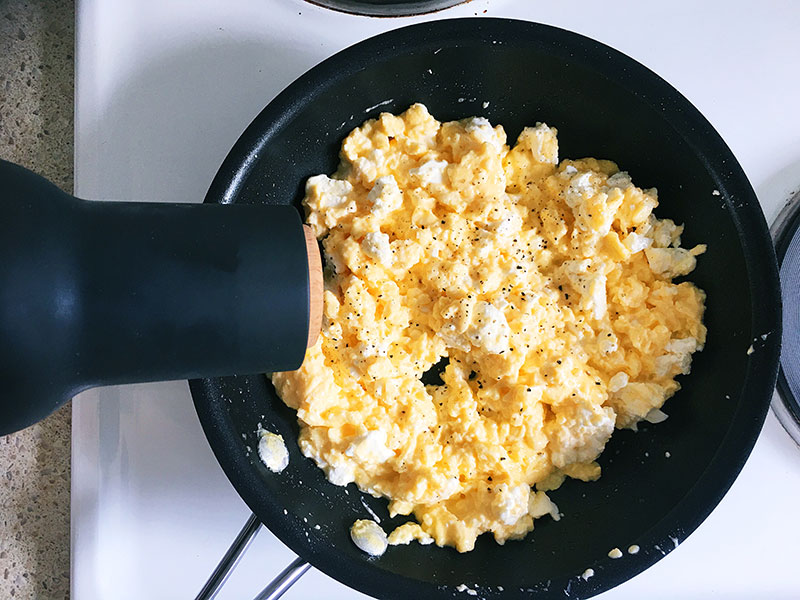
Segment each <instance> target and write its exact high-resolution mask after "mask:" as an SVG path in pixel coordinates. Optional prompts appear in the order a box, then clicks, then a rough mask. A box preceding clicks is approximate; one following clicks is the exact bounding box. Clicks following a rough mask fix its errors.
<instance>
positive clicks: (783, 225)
mask: <svg viewBox="0 0 800 600" xmlns="http://www.w3.org/2000/svg"><path fill="white" fill-rule="evenodd" d="M799 226H800V192H798V193H797V194H795V195H794V197H793V198H792V199H791V200H790V201H789V203H788V204H787V205H786V207H785V208H784V209H783V211H781V214H780V215H778V218H777V219H776V220H775V224H774V225H773V231H774V237H775V252H776V253H777V255H778V265H779V266H780V276H781V296H782V299H783V339H782V347H781V368H780V372H779V374H778V394H779V395H780V397H781V400H782V402H773V407H774V409H775V413H776V414H777V416H778V419H779V420H780V422H781V423H782V424H783V426H784V427H785V428H786V431H788V432H789V434H790V435H791V436H792V437H793V438H794V440H795V442H797V443H798V444H800V227H799Z"/></svg>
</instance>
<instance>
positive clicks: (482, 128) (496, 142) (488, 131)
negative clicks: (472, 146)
mask: <svg viewBox="0 0 800 600" xmlns="http://www.w3.org/2000/svg"><path fill="white" fill-rule="evenodd" d="M464 129H466V131H467V133H469V134H471V135H472V137H473V138H475V139H476V140H478V141H479V142H481V143H483V144H489V145H490V146H492V147H493V148H494V149H495V150H496V151H497V152H498V153H500V152H502V150H503V146H504V142H503V140H501V139H500V138H499V137H498V135H497V132H496V131H495V130H494V127H492V124H491V123H490V122H489V119H487V118H485V117H473V118H472V119H470V120H469V121H467V123H466V125H465V126H464Z"/></svg>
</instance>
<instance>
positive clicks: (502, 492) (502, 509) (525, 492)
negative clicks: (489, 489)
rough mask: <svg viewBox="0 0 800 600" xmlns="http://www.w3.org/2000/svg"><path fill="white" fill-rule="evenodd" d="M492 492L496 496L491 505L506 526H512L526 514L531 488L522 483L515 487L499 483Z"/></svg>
mask: <svg viewBox="0 0 800 600" xmlns="http://www.w3.org/2000/svg"><path fill="white" fill-rule="evenodd" d="M494 491H495V492H496V494H495V497H494V501H493V504H494V505H495V509H496V510H497V513H498V518H499V519H500V521H502V522H503V523H505V524H506V525H514V524H515V523H516V522H517V521H519V520H520V519H521V518H522V517H524V516H525V515H526V514H528V505H529V499H530V495H531V493H530V492H531V488H530V487H529V486H527V485H525V484H524V483H521V484H519V485H515V486H509V485H508V484H507V483H501V484H499V485H496V486H495V487H494ZM542 493H544V492H542Z"/></svg>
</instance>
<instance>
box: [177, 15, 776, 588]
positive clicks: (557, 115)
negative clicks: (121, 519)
mask: <svg viewBox="0 0 800 600" xmlns="http://www.w3.org/2000/svg"><path fill="white" fill-rule="evenodd" d="M414 102H422V103H424V104H426V105H427V106H428V108H429V110H430V111H431V113H432V114H433V115H434V116H435V117H436V118H438V119H439V120H450V119H457V118H463V117H468V116H473V115H483V116H486V117H488V118H489V119H490V120H491V121H492V123H500V124H502V125H503V126H504V127H505V128H506V131H507V133H508V134H509V139H510V140H513V139H515V138H516V135H517V134H518V133H519V132H520V131H521V129H522V128H523V126H525V125H532V124H534V123H535V122H537V121H544V122H546V123H547V124H549V125H551V126H555V127H556V128H557V129H558V132H559V140H560V154H561V156H562V157H576V158H577V157H584V156H595V157H601V158H609V159H612V160H614V161H616V162H617V163H618V164H619V165H621V167H622V168H623V169H625V170H627V171H629V172H630V173H631V175H632V177H633V180H634V181H636V182H637V184H638V185H640V186H642V187H650V186H655V187H657V188H658V190H659V199H660V206H659V208H658V209H657V211H656V212H657V214H658V215H659V216H661V217H669V218H672V219H674V220H675V221H676V222H679V223H685V224H686V229H685V233H684V235H683V240H684V245H685V246H687V247H690V246H692V245H694V244H697V243H706V244H708V252H707V253H706V254H705V255H703V256H702V257H701V258H700V259H699V261H698V266H697V269H696V271H694V272H693V273H692V274H691V279H692V280H693V281H695V282H696V283H697V284H698V285H699V286H700V287H701V288H702V289H704V290H705V291H706V292H707V294H708V301H707V311H706V316H705V322H706V325H707V326H708V343H707V345H706V347H705V350H704V351H703V352H702V353H699V354H697V355H695V357H694V362H693V365H692V373H691V374H690V375H688V376H685V377H683V378H681V384H682V386H683V389H682V390H681V391H680V392H679V393H678V394H676V395H675V396H674V397H673V398H672V399H671V400H670V401H669V402H668V403H667V404H666V407H665V411H666V412H667V413H668V414H669V415H670V418H669V419H668V420H667V421H666V422H664V423H661V424H658V425H648V424H645V425H643V426H642V427H640V431H639V432H638V433H635V432H631V431H618V432H616V433H615V434H614V436H613V438H612V439H611V441H610V443H609V444H608V446H607V447H606V450H605V452H604V453H603V455H602V456H601V457H600V463H601V465H602V468H603V476H602V478H601V479H600V480H599V481H597V482H594V483H582V482H578V481H567V482H566V483H565V484H564V485H563V486H562V487H561V488H560V489H559V490H558V491H556V492H553V493H552V497H553V499H554V501H555V502H556V503H557V504H558V506H559V508H560V510H561V511H562V512H563V513H564V518H563V519H562V520H561V521H560V522H552V521H549V520H548V519H544V520H541V521H537V526H536V529H535V531H533V532H532V533H531V534H530V535H528V537H527V538H525V539H524V540H522V541H514V542H508V543H506V544H505V545H504V546H499V545H497V544H496V543H495V542H494V541H493V540H492V539H490V538H489V537H488V536H482V537H481V538H480V539H479V540H478V543H477V545H476V548H475V550H474V551H473V552H470V553H467V554H459V553H458V552H456V551H455V550H453V549H452V548H438V547H435V546H420V545H418V544H412V545H410V546H399V547H393V548H390V549H389V551H387V553H386V554H385V555H383V556H382V557H381V558H379V559H371V558H368V557H367V556H366V555H365V554H364V553H362V552H361V551H360V550H358V549H357V548H356V547H355V546H354V545H353V543H352V542H351V541H350V538H349V533H348V529H349V527H350V525H351V524H352V523H353V521H354V520H355V519H358V518H369V515H368V513H367V511H366V510H365V507H364V504H363V503H366V504H367V505H368V506H369V507H370V508H371V509H372V510H373V511H374V512H375V513H376V514H377V515H378V516H379V517H380V518H381V519H382V524H383V525H384V526H385V528H386V529H387V530H388V529H390V528H392V527H394V526H396V525H398V524H399V523H400V522H402V521H403V519H401V518H396V519H389V516H388V513H387V510H386V501H385V500H382V499H375V498H372V497H371V496H369V495H367V494H362V493H360V492H359V491H358V490H357V489H356V488H355V486H354V485H353V484H351V485H349V486H347V488H343V487H337V486H335V485H333V484H331V483H329V482H328V481H327V480H326V479H325V477H324V475H323V473H322V471H320V470H319V469H318V468H317V467H316V466H315V465H314V464H313V462H312V461H311V460H309V459H306V458H304V457H303V456H302V455H301V454H300V451H299V449H298V447H297V444H296V440H297V434H298V426H297V422H296V416H295V413H294V411H292V410H290V409H288V408H287V407H286V406H284V405H283V403H282V402H281V400H280V399H279V398H278V397H277V395H276V394H275V391H274V389H273V388H272V385H271V384H270V383H269V381H268V379H267V378H266V377H265V376H263V375H254V376H239V377H228V378H218V379H205V380H195V381H192V382H191V390H192V394H193V397H194V402H195V406H196V408H197V413H198V415H199V417H200V421H201V423H202V425H203V428H204V430H205V433H206V435H207V437H208V440H209V443H210V444H211V447H212V448H213V451H214V453H215V454H216V456H217V459H218V460H219V462H220V464H221V465H222V468H223V469H224V471H225V473H226V474H227V476H228V477H229V478H230V480H231V482H232V483H233V485H234V486H235V488H236V490H237V491H238V492H239V494H241V496H242V498H243V499H244V500H245V502H246V503H247V504H248V506H249V507H250V508H251V509H252V510H253V512H254V513H255V515H257V516H258V518H259V519H260V520H261V521H262V522H263V523H264V524H265V525H266V526H267V527H269V529H270V530H272V532H273V533H274V534H275V535H277V536H278V538H280V539H281V540H282V541H283V542H284V543H285V544H287V545H288V546H289V547H290V548H291V549H292V550H294V551H295V552H296V553H297V554H298V555H299V556H300V557H302V558H304V559H306V560H308V561H309V562H310V563H311V564H312V565H313V566H315V567H316V568H318V569H320V570H322V571H324V572H325V573H327V574H328V575H330V576H332V577H334V578H335V579H338V580H339V581H341V582H343V583H345V584H347V585H349V586H351V587H353V588H355V589H358V590H360V591H362V592H364V593H366V594H370V595H372V596H375V597H379V598H396V599H407V598H426V599H427V598H462V599H463V598H465V597H469V596H467V595H466V594H465V593H464V592H463V591H459V590H464V588H459V586H461V585H466V586H468V588H469V589H471V590H475V591H476V593H477V595H478V596H479V597H483V598H500V597H502V598H517V597H526V598H531V597H535V598H539V597H541V598H544V597H566V596H569V597H570V598H586V597H589V596H592V595H595V594H597V593H599V592H602V591H604V590H607V589H609V588H611V587H613V586H615V585H617V584H619V583H621V582H622V581H625V580H626V579H629V578H631V577H633V576H634V575H636V574H637V573H639V572H640V571H642V570H643V569H645V568H647V567H648V566H650V565H652V564H653V563H654V562H656V561H657V560H659V559H660V558H661V557H663V556H664V555H665V554H667V553H669V552H670V551H672V550H673V549H674V548H676V547H677V545H678V544H679V543H680V542H681V541H683V540H684V539H685V538H686V537H687V536H688V535H689V534H690V533H691V532H692V531H693V530H694V529H695V528H696V527H697V526H698V525H699V524H700V523H701V522H702V521H703V519H705V518H706V516H708V514H709V513H710V512H711V510H712V509H713V508H714V507H715V506H716V505H717V503H718V502H719V500H720V499H721V498H722V496H723V495H724V494H725V492H726V491H727V490H728V488H729V487H730V485H731V483H732V482H733V480H734V479H735V478H736V476H737V474H738V473H739V471H740V469H741V467H742V466H743V464H744V462H745V460H746V458H747V456H748V455H749V453H750V450H751V448H752V446H753V444H754V442H755V440H756V438H757V436H758V433H759V431H760V429H761V426H762V423H763V420H764V417H765V414H766V411H767V408H768V405H769V400H770V397H771V395H772V392H773V388H774V384H775V377H776V370H777V364H778V354H779V346H780V338H781V335H780V296H779V285H778V275H777V269H776V262H775V254H774V251H773V247H772V244H771V241H770V236H769V232H768V229H767V226H766V223H765V221H764V217H763V215H762V213H761V210H760V208H759V205H758V202H757V199H756V197H755V194H754V193H753V190H752V188H751V186H750V184H749V182H748V181H747V178H746V177H745V175H744V173H743V172H742V169H741V167H740V166H739V164H738V163H737V161H736V159H735V158H734V156H733V155H732V154H731V151H730V150H729V149H728V147H727V146H726V145H725V143H724V142H723V140H722V139H721V138H720V136H719V135H718V134H717V133H716V132H715V131H714V129H713V128H712V127H711V125H710V124H709V123H708V121H706V119H705V118H703V116H702V115H701V114H700V113H699V112H698V111H697V110H696V109H695V108H694V107H693V106H692V105H691V104H690V103H689V102H688V101H687V100H686V99H685V98H684V97H683V96H681V95H680V94H679V93H678V92H677V91H676V90H675V89H673V88H672V87H671V86H670V85H669V84H667V83H666V82H665V81H663V80H662V79H660V78H659V77H658V76H656V75H655V74H653V73H652V72H651V71H649V70H648V69H646V68H645V67H643V66H642V65H640V64H638V63H637V62H635V61H634V60H632V59H630V58H628V57H627V56H624V55H623V54H621V53H619V52H617V51H615V50H613V49H611V48H609V47H607V46H604V45H602V44H600V43H597V42H595V41H592V40H590V39H587V38H585V37H582V36H580V35H576V34H573V33H569V32H567V31H563V30H560V29H556V28H553V27H548V26H544V25H538V24H533V23H526V22H520V21H511V20H501V19H459V20H445V21H437V22H432V23H425V24H421V25H415V26H411V27H406V28H403V29H399V30H396V31H392V32H389V33H386V34H383V35H380V36H377V37H375V38H372V39H369V40H367V41H365V42H362V43H360V44H357V45H355V46H353V47H351V48H348V49H346V50H344V51H342V52H340V53H339V54H337V55H335V56H333V57H332V58H330V59H328V60H326V61H325V62H323V63H322V64H320V65H319V66H317V67H315V68H314V69H312V70H311V71H309V72H308V73H307V74H306V75H304V76H303V77H301V78H300V79H298V80H297V81H296V82H295V83H293V84H292V85H291V86H290V87H289V88H287V89H286V90H285V91H284V92H283V93H282V94H281V95H280V96H278V97H277V98H276V99H275V100H274V101H273V102H271V103H270V104H269V106H267V107H266V108H265V109H264V111H263V112H262V113H261V114H260V115H259V116H258V117H257V118H256V119H255V121H254V122H253V123H252V124H251V125H250V127H249V128H248V129H247V130H246V131H245V133H244V134H243V135H242V137H241V138H240V140H239V141H238V143H237V144H236V145H235V146H234V148H233V150H232V151H231V153H230V155H229V156H228V158H227V159H226V160H225V162H224V164H223V165H222V167H221V169H220V171H219V173H218V175H217V177H216V178H215V180H214V182H213V184H212V186H211V188H210V190H209V192H208V196H207V198H206V201H207V202H219V203H266V204H286V203H293V204H294V205H295V206H296V207H298V209H300V204H299V203H300V200H301V198H302V192H303V185H304V182H305V180H306V178H307V177H309V176H310V175H314V174H317V173H331V172H333V171H334V170H335V169H336V166H337V163H338V150H339V146H340V144H341V141H342V139H343V137H344V136H345V135H346V133H347V132H349V131H350V129H352V128H353V127H355V126H357V125H359V124H360V123H361V122H363V121H364V120H365V119H366V118H370V117H375V116H377V115H378V114H379V113H380V112H381V111H392V112H400V111H403V110H404V109H406V108H407V107H408V106H409V105H410V104H412V103H414ZM751 345H752V346H753V350H754V351H753V352H751V353H748V348H749V347H750V346H751ZM259 423H261V424H262V425H263V426H264V427H265V428H267V429H270V430H272V431H276V432H279V433H280V434H282V435H283V437H284V438H285V439H286V441H287V445H288V448H289V453H290V463H289V467H288V468H287V469H286V470H285V471H283V472H282V473H280V474H275V473H272V472H270V471H268V470H267V468H266V467H265V466H264V465H263V464H262V463H261V462H260V461H259V458H258V456H257V454H256V453H255V452H254V450H253V451H251V450H248V448H250V449H255V448H256V447H257V445H258V444H257V435H256V429H257V426H258V424H259ZM667 456H669V457H667ZM305 519H308V521H309V522H311V523H320V524H322V526H321V529H319V530H316V529H313V528H311V527H310V526H309V525H308V524H307V523H306V522H305ZM743 543H744V542H743ZM631 544H636V545H638V546H639V547H640V548H641V550H640V552H639V553H638V554H636V555H626V556H624V558H622V559H619V560H613V559H611V558H609V557H608V552H609V550H610V549H612V548H614V547H619V548H622V549H625V548H627V547H628V546H629V545H631ZM587 568H591V569H593V571H594V576H593V577H591V578H589V579H588V580H584V579H583V578H581V577H580V575H581V574H582V573H584V571H585V570H586V569H587Z"/></svg>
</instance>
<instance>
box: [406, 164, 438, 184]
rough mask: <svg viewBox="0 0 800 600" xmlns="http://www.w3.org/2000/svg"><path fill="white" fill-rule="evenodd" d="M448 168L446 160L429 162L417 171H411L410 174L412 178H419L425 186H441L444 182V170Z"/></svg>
mask: <svg viewBox="0 0 800 600" xmlns="http://www.w3.org/2000/svg"><path fill="white" fill-rule="evenodd" d="M446 168H447V161H446V160H429V161H428V162H426V163H423V164H421V165H420V166H419V167H417V168H416V169H409V170H408V174H409V175H411V176H412V177H419V180H420V182H421V183H422V184H423V185H434V184H435V185H441V184H442V182H443V181H444V179H443V177H444V170H445V169H446Z"/></svg>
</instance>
